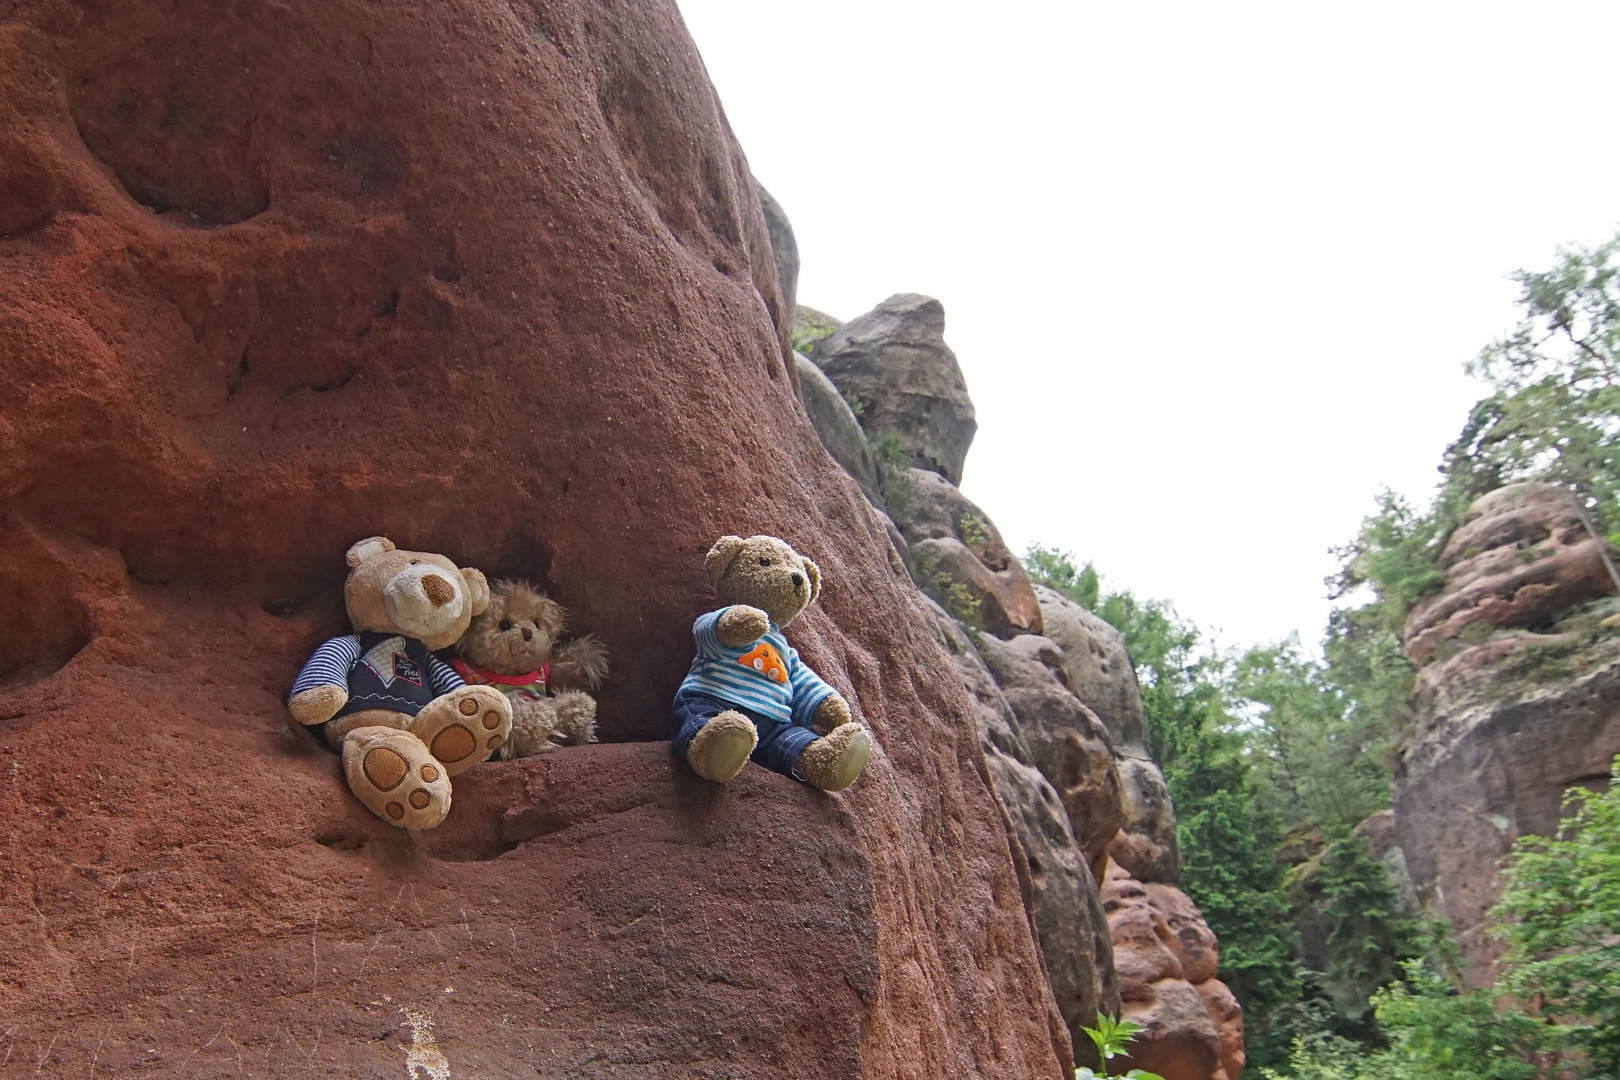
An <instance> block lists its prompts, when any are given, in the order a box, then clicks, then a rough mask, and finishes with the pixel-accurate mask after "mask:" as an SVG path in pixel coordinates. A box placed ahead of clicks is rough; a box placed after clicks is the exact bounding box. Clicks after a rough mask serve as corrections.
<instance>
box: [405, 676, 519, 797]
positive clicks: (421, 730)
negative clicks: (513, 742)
mask: <svg viewBox="0 0 1620 1080" xmlns="http://www.w3.org/2000/svg"><path fill="white" fill-rule="evenodd" d="M408 730H409V731H410V733H411V734H412V735H415V736H416V737H417V738H418V739H420V740H422V745H424V746H426V747H427V748H428V751H429V752H430V753H432V755H433V756H434V757H436V758H438V759H439V760H440V761H441V762H443V763H444V767H445V769H446V771H448V772H449V774H450V775H451V776H460V775H461V774H462V773H464V772H466V771H467V770H468V769H470V768H472V767H473V766H474V765H476V764H478V763H479V762H480V761H483V760H484V759H485V758H487V757H489V755H490V753H491V752H492V751H494V750H496V749H497V748H498V747H499V746H500V745H501V744H502V743H504V742H505V741H506V740H507V738H508V737H510V736H511V734H512V706H511V705H510V704H509V703H508V702H507V700H506V695H505V694H503V693H501V692H500V691H499V690H495V689H493V688H491V687H488V686H463V687H462V688H461V689H459V690H453V691H451V692H450V693H448V694H441V695H440V696H438V697H436V698H434V699H433V700H432V701H430V702H428V703H427V705H426V706H424V707H423V709H422V711H421V712H419V713H417V714H416V717H415V718H414V719H413V720H412V721H411V723H410V726H409V728H408Z"/></svg>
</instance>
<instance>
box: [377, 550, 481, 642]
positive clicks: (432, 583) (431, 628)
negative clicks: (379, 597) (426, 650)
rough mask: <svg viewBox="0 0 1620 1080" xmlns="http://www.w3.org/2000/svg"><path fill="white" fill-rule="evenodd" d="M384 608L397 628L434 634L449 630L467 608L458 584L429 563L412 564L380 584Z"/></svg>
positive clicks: (416, 632)
mask: <svg viewBox="0 0 1620 1080" xmlns="http://www.w3.org/2000/svg"><path fill="white" fill-rule="evenodd" d="M383 607H384V609H385V610H386V611H387V612H388V618H389V620H390V621H392V622H393V624H394V625H395V626H396V627H398V628H399V629H400V630H402V631H404V632H405V633H407V634H410V635H411V636H413V637H433V636H435V635H437V634H442V633H444V632H445V631H446V630H449V629H450V628H451V627H453V626H454V625H455V623H456V620H457V619H459V618H460V617H461V615H462V613H463V610H464V608H465V607H466V595H465V593H464V592H463V590H462V588H461V586H460V585H458V584H457V583H456V582H455V581H453V580H451V579H450V578H449V577H448V576H446V575H445V574H444V571H443V570H441V569H439V568H437V567H432V566H411V567H407V568H406V569H404V570H402V571H400V572H399V573H397V574H395V575H394V576H393V577H392V578H390V579H389V581H388V584H387V585H384V586H383Z"/></svg>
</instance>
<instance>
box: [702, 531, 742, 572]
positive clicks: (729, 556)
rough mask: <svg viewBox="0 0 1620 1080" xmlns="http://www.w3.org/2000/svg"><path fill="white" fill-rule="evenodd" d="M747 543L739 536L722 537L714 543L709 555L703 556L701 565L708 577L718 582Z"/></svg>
mask: <svg viewBox="0 0 1620 1080" xmlns="http://www.w3.org/2000/svg"><path fill="white" fill-rule="evenodd" d="M747 543H748V541H746V540H744V539H743V538H742V537H740V536H722V537H721V538H720V539H718V540H716V541H715V542H714V547H712V548H710V549H709V554H708V555H706V556H704V559H703V565H704V567H705V568H707V569H708V571H709V576H710V577H712V578H714V580H716V581H719V580H720V579H721V578H723V577H725V576H726V571H727V570H730V569H731V562H732V560H733V559H735V558H736V557H737V555H738V553H739V552H741V551H742V549H743V547H744V546H745V545H746V544H747Z"/></svg>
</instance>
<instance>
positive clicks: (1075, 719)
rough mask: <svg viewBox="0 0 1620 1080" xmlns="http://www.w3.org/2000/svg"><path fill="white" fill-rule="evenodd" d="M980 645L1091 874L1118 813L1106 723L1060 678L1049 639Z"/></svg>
mask: <svg viewBox="0 0 1620 1080" xmlns="http://www.w3.org/2000/svg"><path fill="white" fill-rule="evenodd" d="M980 647H981V648H982V650H983V652H982V654H981V655H982V657H983V659H984V663H985V666H986V667H987V668H989V670H990V674H991V675H992V676H993V677H994V678H995V681H996V685H998V686H999V687H1000V688H1001V692H1002V694H1003V695H1004V696H1005V698H1006V700H1007V704H1008V705H1009V706H1011V708H1012V711H1013V715H1014V716H1015V717H1017V720H1018V730H1019V732H1020V734H1022V735H1023V738H1024V742H1025V744H1026V745H1027V746H1028V747H1029V750H1030V753H1031V754H1032V755H1033V761H1034V764H1035V766H1036V767H1037V768H1039V769H1040V771H1041V774H1042V775H1043V776H1045V777H1046V779H1047V781H1048V782H1049V783H1050V784H1051V785H1052V786H1053V788H1055V789H1056V791H1057V793H1058V797H1059V798H1060V799H1062V801H1063V808H1064V810H1065V811H1067V812H1068V817H1069V825H1070V827H1071V828H1072V829H1073V830H1074V836H1075V839H1076V840H1077V841H1078V842H1079V844H1080V848H1081V850H1082V851H1084V852H1085V855H1086V859H1087V861H1088V862H1089V863H1090V864H1091V868H1092V874H1093V876H1098V875H1100V874H1102V873H1103V871H1104V870H1105V869H1106V867H1105V864H1104V862H1103V858H1104V856H1106V854H1107V852H1108V844H1109V842H1110V841H1112V840H1113V838H1114V834H1115V833H1117V832H1118V831H1119V827H1120V825H1122V824H1123V823H1124V820H1125V815H1124V812H1123V809H1122V807H1121V793H1120V779H1119V769H1118V767H1117V766H1116V765H1115V764H1114V748H1113V747H1112V746H1111V745H1110V744H1109V741H1108V730H1107V728H1105V727H1103V724H1102V721H1101V720H1099V719H1097V714H1096V713H1094V712H1092V711H1091V710H1090V709H1088V708H1086V707H1085V706H1084V705H1082V704H1081V703H1080V699H1079V698H1077V697H1075V696H1074V694H1072V693H1070V692H1069V688H1068V687H1067V686H1065V685H1064V684H1063V682H1062V672H1063V666H1062V665H1063V652H1062V650H1061V649H1059V648H1058V647H1057V646H1056V645H1055V644H1053V643H1052V642H1051V641H1049V640H1047V639H1046V638H1043V637H1036V636H1035V635H1033V634H1024V635H1022V636H1020V637H1016V638H1013V639H1012V640H1011V641H998V640H996V639H995V638H989V637H987V638H984V639H982V641H981V646H980Z"/></svg>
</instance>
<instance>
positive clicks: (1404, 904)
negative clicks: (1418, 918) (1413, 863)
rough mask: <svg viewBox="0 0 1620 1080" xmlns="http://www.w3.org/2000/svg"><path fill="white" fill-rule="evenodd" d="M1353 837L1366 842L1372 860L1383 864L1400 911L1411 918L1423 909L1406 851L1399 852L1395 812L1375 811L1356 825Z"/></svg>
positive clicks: (1399, 845) (1399, 842)
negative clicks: (1410, 915) (1361, 838)
mask: <svg viewBox="0 0 1620 1080" xmlns="http://www.w3.org/2000/svg"><path fill="white" fill-rule="evenodd" d="M1356 835H1357V836H1360V837H1364V838H1365V839H1366V841H1367V850H1368V851H1370V852H1372V857H1373V858H1375V859H1377V860H1378V861H1379V862H1381V863H1383V864H1384V874H1385V876H1386V877H1388V878H1389V887H1390V888H1392V889H1394V890H1395V896H1396V898H1397V899H1398V900H1399V901H1400V905H1401V910H1402V911H1405V912H1407V913H1409V914H1413V915H1415V914H1417V913H1418V912H1419V911H1420V910H1422V904H1421V903H1420V901H1419V900H1418V894H1417V888H1416V887H1415V886H1414V885H1413V884H1412V873H1411V871H1410V870H1408V869H1407V866H1406V852H1404V851H1402V850H1401V841H1400V836H1399V835H1398V834H1397V832H1396V829H1395V811H1393V810H1380V811H1378V813H1376V814H1374V815H1372V816H1371V817H1369V818H1368V819H1367V820H1365V821H1363V822H1362V823H1361V824H1360V825H1357V826H1356Z"/></svg>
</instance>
